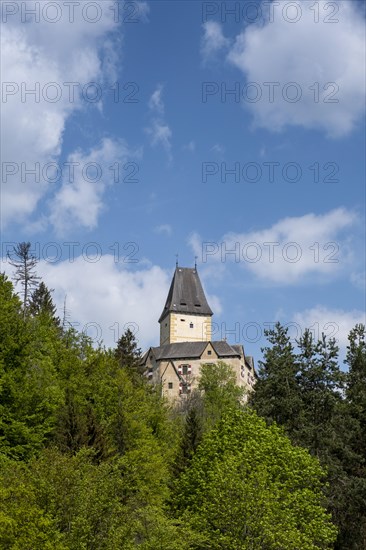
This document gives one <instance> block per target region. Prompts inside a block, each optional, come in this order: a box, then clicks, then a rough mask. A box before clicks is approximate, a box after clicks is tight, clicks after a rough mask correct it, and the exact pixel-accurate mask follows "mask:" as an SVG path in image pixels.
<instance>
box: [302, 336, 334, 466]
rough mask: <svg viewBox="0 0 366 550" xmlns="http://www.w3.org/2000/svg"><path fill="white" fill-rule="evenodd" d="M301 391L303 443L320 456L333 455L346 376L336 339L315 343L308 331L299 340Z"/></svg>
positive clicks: (323, 338)
mask: <svg viewBox="0 0 366 550" xmlns="http://www.w3.org/2000/svg"><path fill="white" fill-rule="evenodd" d="M298 346H299V355H298V360H299V369H300V374H299V388H300V392H301V398H302V405H303V406H302V409H303V425H302V428H301V433H300V434H299V439H300V443H301V444H302V445H304V446H305V447H307V448H309V449H310V450H311V451H312V453H314V454H316V455H317V456H323V457H324V455H325V454H326V455H329V454H330V453H331V451H332V447H333V446H335V445H337V439H338V430H337V423H336V422H335V419H336V417H337V416H338V413H339V407H340V405H341V400H342V398H341V395H342V389H343V381H344V375H343V373H342V372H341V370H340V368H339V365H338V346H337V345H336V343H335V340H334V339H333V338H332V339H330V340H327V338H326V337H325V335H324V334H322V338H321V340H319V341H318V342H316V341H314V338H313V336H312V333H311V332H310V330H308V329H306V330H305V331H304V335H303V336H302V338H300V339H299V341H298Z"/></svg>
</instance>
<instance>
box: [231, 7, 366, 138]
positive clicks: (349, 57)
mask: <svg viewBox="0 0 366 550" xmlns="http://www.w3.org/2000/svg"><path fill="white" fill-rule="evenodd" d="M266 4H267V8H268V5H269V4H268V3H266ZM334 6H335V7H336V8H337V9H335V7H334ZM285 7H286V6H285V4H284V3H274V4H273V6H272V14H271V16H270V18H269V17H268V18H267V20H266V22H265V23H264V24H251V25H247V26H246V27H245V29H244V30H243V31H242V32H241V33H240V34H239V35H238V36H237V37H236V40H235V43H234V45H233V46H232V48H231V50H230V52H229V54H228V57H227V59H228V61H229V62H230V63H232V64H233V65H235V66H236V67H238V68H239V69H240V70H241V71H242V73H243V74H244V75H245V79H246V83H247V84H248V83H252V84H253V83H254V84H253V85H252V87H251V88H250V92H249V87H248V88H247V92H246V93H247V96H248V99H247V96H245V104H246V105H247V106H248V107H249V108H250V109H251V111H252V113H253V114H254V117H255V122H256V124H257V125H258V126H261V127H264V128H267V129H268V130H271V131H272V130H274V131H280V130H282V129H283V128H285V127H286V126H288V125H293V126H302V127H305V128H309V129H310V128H311V129H319V130H322V131H325V132H326V134H327V135H328V136H331V137H333V138H336V137H342V136H344V135H347V134H349V133H350V132H351V131H352V130H353V129H354V128H355V127H356V125H357V124H358V123H359V122H360V121H361V120H362V117H363V113H364V110H365V102H364V96H365V57H364V51H365V50H364V47H365V46H364V37H365V32H364V25H365V21H364V17H363V14H362V13H361V10H360V9H359V7H358V3H357V2H349V1H344V0H338V1H337V2H336V3H335V2H331V3H329V2H328V3H327V2H326V0H320V1H319V2H317V3H316V4H315V5H312V3H311V2H305V1H302V0H298V1H297V2H291V8H292V12H291V9H290V10H289V9H288V8H286V11H284V8H285ZM315 8H318V9H319V13H318V14H317V12H315V11H314V9H315ZM262 9H263V11H264V10H265V4H263V8H262ZM329 10H331V11H329ZM334 11H335V14H334ZM317 17H318V18H319V21H318V22H316V18H317ZM327 18H328V19H327ZM330 20H332V21H333V23H332V22H330ZM291 21H292V22H291ZM265 83H267V84H265ZM271 83H272V84H271ZM289 83H292V84H291V85H290V84H289ZM270 84H271V86H272V91H270ZM253 99H254V100H253Z"/></svg>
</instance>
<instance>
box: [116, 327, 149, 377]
mask: <svg viewBox="0 0 366 550" xmlns="http://www.w3.org/2000/svg"><path fill="white" fill-rule="evenodd" d="M115 356H116V357H117V359H118V361H119V364H120V366H121V367H123V368H126V369H128V370H129V371H130V372H131V373H140V374H142V368H141V349H140V348H138V347H137V341H136V338H135V335H134V333H133V332H132V330H131V329H129V328H128V329H127V330H126V331H125V332H124V334H122V336H121V338H120V339H119V340H118V343H117V348H116V350H115Z"/></svg>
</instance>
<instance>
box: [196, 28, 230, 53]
mask: <svg viewBox="0 0 366 550" xmlns="http://www.w3.org/2000/svg"><path fill="white" fill-rule="evenodd" d="M202 26H203V37H202V40H201V55H202V59H203V61H204V62H206V61H208V60H209V59H211V58H213V57H214V56H215V55H216V54H217V53H218V52H220V51H221V50H223V49H225V48H227V47H228V46H229V44H230V41H229V40H228V39H227V38H225V36H224V34H223V32H222V27H221V25H220V24H219V23H217V22H216V21H206V22H205V23H203V25H202Z"/></svg>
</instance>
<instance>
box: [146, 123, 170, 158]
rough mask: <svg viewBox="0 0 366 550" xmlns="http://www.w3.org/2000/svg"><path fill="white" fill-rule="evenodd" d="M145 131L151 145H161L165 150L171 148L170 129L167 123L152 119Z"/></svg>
mask: <svg viewBox="0 0 366 550" xmlns="http://www.w3.org/2000/svg"><path fill="white" fill-rule="evenodd" d="M146 132H147V134H148V135H149V136H150V138H151V145H153V146H154V147H155V146H156V145H162V146H163V148H164V149H165V151H167V152H169V151H170V150H171V147H172V144H171V142H170V140H171V137H172V131H171V129H170V128H169V126H168V125H167V124H165V123H164V122H162V121H159V120H153V121H152V123H151V126H149V128H147V129H146Z"/></svg>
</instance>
